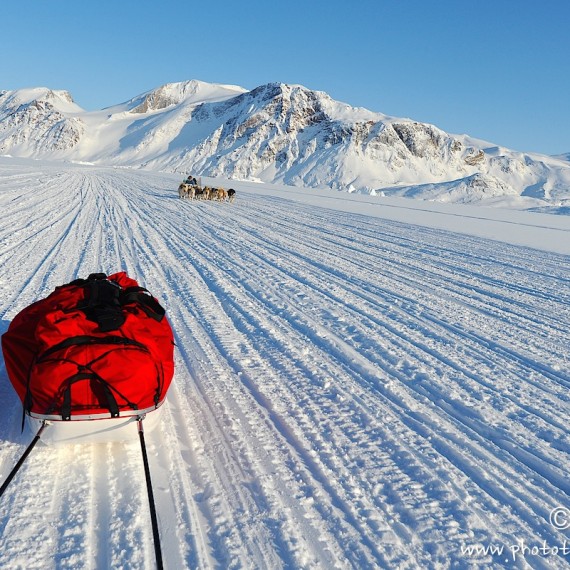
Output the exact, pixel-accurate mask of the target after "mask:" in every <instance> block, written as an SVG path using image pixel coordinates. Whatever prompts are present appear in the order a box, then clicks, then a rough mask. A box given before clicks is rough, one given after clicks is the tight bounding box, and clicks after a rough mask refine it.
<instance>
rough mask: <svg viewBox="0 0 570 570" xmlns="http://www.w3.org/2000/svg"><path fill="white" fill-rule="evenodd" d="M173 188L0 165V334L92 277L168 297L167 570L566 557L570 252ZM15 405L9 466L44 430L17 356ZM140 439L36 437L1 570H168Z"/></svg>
mask: <svg viewBox="0 0 570 570" xmlns="http://www.w3.org/2000/svg"><path fill="white" fill-rule="evenodd" d="M177 182H178V179H177V178H176V177H174V176H169V175H158V174H152V173H148V172H140V171H139V172H131V171H123V170H112V169H108V170H106V169H101V168H89V167H73V166H60V167H56V166H51V167H48V166H45V165H41V164H40V165H38V167H37V168H35V169H34V168H32V167H26V168H24V167H23V166H18V165H14V166H13V167H12V168H11V169H10V168H8V167H6V166H3V168H2V171H1V177H0V208H1V211H2V218H3V224H2V226H1V227H0V266H1V267H2V273H1V276H0V310H1V313H0V317H1V319H2V320H1V332H4V331H5V330H6V328H7V326H8V324H9V322H10V320H11V319H12V318H13V317H14V316H15V314H16V313H17V312H18V311H19V310H21V309H22V308H24V307H25V306H26V305H28V304H30V303H32V302H33V301H35V300H37V299H38V298H40V297H44V296H46V295H47V294H49V293H50V292H51V291H52V290H53V288H54V287H55V286H57V285H59V284H62V283H66V282H69V281H71V280H73V279H75V278H76V277H86V276H87V275H88V274H89V273H92V272H96V271H105V272H109V273H111V272H115V271H119V270H126V271H127V273H128V274H129V275H131V276H132V277H134V278H136V279H137V280H138V281H139V282H141V283H142V284H143V285H145V286H146V287H147V288H148V289H150V290H151V292H152V293H153V294H154V295H155V296H157V297H158V299H159V300H160V301H161V303H162V304H163V305H164V306H165V308H166V310H167V314H168V316H169V319H170V321H171V323H172V326H173V330H174V332H175V337H176V344H177V349H176V373H175V378H174V382H173V386H172V388H171V391H170V393H169V396H168V399H167V404H166V408H165V416H164V418H163V421H162V423H161V424H160V426H159V428H157V430H155V431H153V432H151V433H147V434H146V439H147V446H148V451H149V460H150V464H151V472H152V478H153V482H154V485H155V499H156V502H157V510H158V517H159V524H160V532H161V539H162V546H163V555H164V562H165V567H166V568H170V569H180V568H192V569H193V568H271V569H278V568H322V569H331V568H339V569H345V568H346V569H362V568H398V569H401V568H475V567H497V568H498V567H513V566H515V567H525V565H526V566H527V567H533V568H552V567H557V568H567V567H568V568H570V555H564V554H563V553H562V549H563V547H564V544H565V542H564V541H565V540H567V536H568V530H567V529H564V528H557V526H558V527H561V526H564V525H563V524H558V525H556V524H553V522H552V521H551V520H550V518H551V513H552V512H553V511H554V510H555V509H562V511H557V512H559V513H561V514H562V515H564V514H568V510H569V509H570V483H569V479H568V472H569V468H570V461H569V455H568V452H569V450H570V447H569V443H570V437H569V428H568V426H569V425H570V422H569V420H570V418H569V405H568V403H569V399H570V396H569V387H570V376H569V374H568V348H569V346H570V336H569V332H568V329H569V328H570V327H569V324H570V319H569V313H570V275H569V274H568V270H567V268H568V257H566V256H563V255H559V254H555V253H548V252H545V251H538V250H533V249H529V248H523V247H517V246H514V245H507V244H504V243H500V242H493V241H489V240H485V239H482V238H479V237H470V236H466V235H462V234H458V233H450V232H446V231H442V230H438V229H436V228H432V229H429V228H427V227H422V226H417V225H412V224H407V223H402V222H397V221H389V220H387V219H379V218H375V217H368V216H364V215H359V214H356V213H343V212H341V211H338V210H337V211H335V210H330V209H326V208H321V207H319V206H317V205H314V204H313V205H312V204H307V203H302V202H300V201H298V202H296V201H295V200H290V199H285V198H283V197H282V196H279V195H275V194H272V193H271V192H269V191H268V192H266V193H263V192H260V191H259V190H258V189H256V190H255V191H254V190H253V189H252V190H251V191H248V186H247V185H246V184H242V185H241V186H240V187H239V188H240V189H238V195H237V199H236V202H235V203H234V204H231V205H230V204H227V203H215V202H200V201H194V202H190V201H182V200H179V199H178V196H177V191H176V186H177ZM0 398H1V401H2V402H4V403H5V412H4V414H3V416H2V417H1V418H0V477H1V480H2V481H3V480H4V478H5V477H6V475H7V474H8V473H9V471H10V469H11V468H12V466H13V465H14V464H15V462H16V461H17V459H18V457H19V455H20V454H21V453H22V451H23V450H24V449H25V447H26V445H27V444H28V443H29V441H30V440H31V437H32V434H30V433H29V432H24V434H21V433H20V419H21V407H20V404H19V401H18V399H17V397H16V395H15V393H14V391H13V390H12V387H11V386H10V385H9V382H8V379H7V376H6V371H5V368H4V367H3V362H2V369H1V370H0ZM133 429H134V430H135V432H136V428H135V427H133ZM135 438H136V433H135V435H134V439H133V442H126V443H109V444H82V445H80V444H74V445H67V446H63V447H48V446H46V445H43V444H41V443H40V444H39V445H38V446H37V447H36V449H35V450H34V452H33V454H32V455H31V456H30V458H29V459H28V461H27V462H26V464H25V465H24V467H22V469H21V471H20V473H19V474H18V476H17V477H16V478H15V479H14V481H13V482H12V484H11V487H10V488H9V490H8V491H6V494H5V495H4V497H3V498H2V501H1V502H0V567H1V568H26V569H32V568H38V569H39V568H41V569H42V570H44V569H47V568H54V569H55V568H57V569H63V568H92V569H97V568H106V567H109V568H137V569H138V568H142V569H151V568H153V567H154V551H153V546H152V531H151V525H150V516H149V513H148V503H147V498H146V489H145V483H144V473H143V467H142V460H141V457H140V449H139V444H138V441H137V440H136V439H135ZM565 520H567V519H564V517H562V518H559V519H556V520H555V521H554V522H555V523H556V522H559V523H562V522H564V521H565ZM517 546H518V547H520V551H519V552H517V551H516V548H517ZM525 547H526V548H527V550H524V548H525ZM535 547H536V548H535ZM538 547H542V548H543V550H542V551H538V550H537V548H538ZM545 547H548V548H549V549H550V550H547V549H546V548H545ZM492 548H493V549H495V550H491V549H492ZM533 548H534V551H533V550H532V549H533ZM501 549H502V553H500V554H499V551H500V550H501ZM555 549H557V551H555ZM568 549H569V550H570V545H569V546H568Z"/></svg>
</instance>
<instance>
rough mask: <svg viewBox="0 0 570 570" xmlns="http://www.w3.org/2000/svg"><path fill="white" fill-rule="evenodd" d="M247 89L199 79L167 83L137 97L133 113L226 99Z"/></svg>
mask: <svg viewBox="0 0 570 570" xmlns="http://www.w3.org/2000/svg"><path fill="white" fill-rule="evenodd" d="M245 91H246V89H243V88H242V87H237V86H234V85H220V84H216V83H206V82H205V81H199V80H197V79H191V80H189V81H180V82H177V83H166V84H164V85H161V86H160V87H157V88H155V89H152V90H151V91H147V92H146V93H143V94H142V95H140V96H138V97H135V99H132V100H131V102H132V103H134V107H132V108H131V110H130V111H131V113H149V112H153V111H160V110H162V109H166V108H167V107H171V106H173V105H179V104H181V103H190V104H191V103H199V102H203V101H205V100H216V101H220V100H224V99H228V98H230V97H235V96H236V95H239V94H241V93H244V92H245Z"/></svg>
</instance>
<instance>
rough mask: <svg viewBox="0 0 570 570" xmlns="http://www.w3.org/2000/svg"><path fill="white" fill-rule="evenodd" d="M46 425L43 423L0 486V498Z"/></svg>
mask: <svg viewBox="0 0 570 570" xmlns="http://www.w3.org/2000/svg"><path fill="white" fill-rule="evenodd" d="M46 425H47V424H46V422H45V421H43V422H42V425H41V427H40V429H39V431H38V433H37V434H36V437H34V439H33V440H32V442H31V443H30V445H28V448H27V449H26V451H24V455H22V457H20V460H19V461H18V463H16V465H15V466H14V469H12V471H11V473H10V475H8V477H7V479H6V481H4V483H3V484H2V487H0V497H1V496H2V495H3V494H4V491H5V490H6V489H7V488H8V485H9V484H10V482H11V481H12V479H13V478H14V477H15V476H16V473H18V471H19V470H20V467H22V465H23V464H24V461H26V458H27V457H28V455H30V452H31V451H32V449H34V446H35V445H36V443H38V441H39V439H40V436H41V435H42V432H43V431H44V428H45V427H46Z"/></svg>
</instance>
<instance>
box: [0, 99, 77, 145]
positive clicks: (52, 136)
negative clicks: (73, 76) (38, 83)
mask: <svg viewBox="0 0 570 570" xmlns="http://www.w3.org/2000/svg"><path fill="white" fill-rule="evenodd" d="M32 95H33V96H36V97H37V98H32V99H31V100H30V99H29V96H28V97H25V96H22V95H18V94H13V93H10V92H7V91H4V92H0V153H10V152H16V153H18V154H21V155H24V156H30V155H36V154H52V153H54V152H55V153H57V152H58V151H66V150H71V149H73V147H75V145H77V143H78V142H79V140H80V139H81V137H82V135H83V134H84V132H85V126H84V125H83V122H82V121H81V119H80V118H78V117H73V116H72V117H69V116H67V114H66V113H65V112H64V111H62V110H61V109H62V108H64V109H73V110H74V111H75V110H79V107H77V106H75V104H74V102H73V99H72V97H71V95H70V94H69V93H68V92H67V91H51V90H39V92H38V93H36V94H34V93H32ZM18 151H20V152H18Z"/></svg>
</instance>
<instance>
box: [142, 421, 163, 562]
mask: <svg viewBox="0 0 570 570" xmlns="http://www.w3.org/2000/svg"><path fill="white" fill-rule="evenodd" d="M137 421H138V429H139V438H140V441H141V451H142V456H143V463H144V474H145V478H146V488H147V491H148V503H149V506H150V520H151V523H152V536H153V539H154V554H155V557H156V567H157V569H158V570H163V565H162V551H161V549H160V534H159V533H158V519H157V516H156V506H155V504H154V493H153V492H152V481H151V479H150V468H149V465H148V457H147V454H146V445H145V442H144V430H143V418H142V417H139V418H138V420H137Z"/></svg>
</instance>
